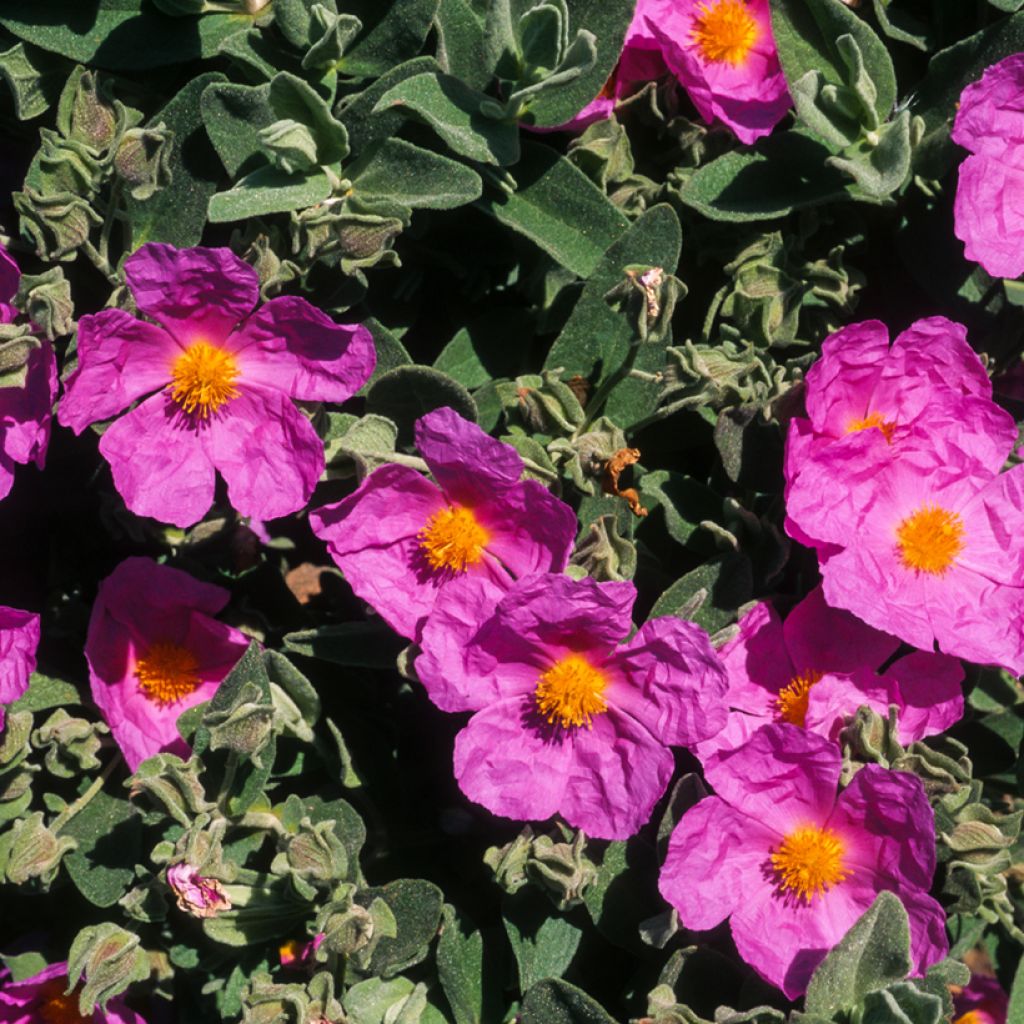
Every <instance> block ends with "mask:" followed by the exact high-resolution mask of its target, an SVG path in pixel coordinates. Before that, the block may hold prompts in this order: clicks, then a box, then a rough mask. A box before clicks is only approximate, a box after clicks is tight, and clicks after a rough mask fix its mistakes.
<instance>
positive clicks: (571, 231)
mask: <svg viewBox="0 0 1024 1024" xmlns="http://www.w3.org/2000/svg"><path fill="white" fill-rule="evenodd" d="M509 171H510V173H511V174H512V176H513V177H514V178H515V180H516V183H517V188H516V190H515V191H514V192H513V193H512V194H511V195H502V196H501V197H500V198H493V197H484V198H483V199H482V200H480V203H479V205H480V207H481V208H482V209H484V210H486V211H487V212H488V213H489V214H491V216H493V217H494V218H495V219H496V220H497V221H499V222H500V223H502V224H504V225H505V226H506V227H510V228H512V229H513V230H515V231H518V232H519V233H520V234H522V235H524V236H525V237H526V238H529V239H530V240H531V241H532V242H534V243H536V244H537V245H538V246H540V248H541V249H543V250H544V251H545V252H547V253H548V254H549V255H551V256H552V257H554V259H555V260H557V261H558V262H559V263H560V264H561V265H562V266H563V267H565V268H566V269H568V270H571V271H572V272H573V273H574V274H577V275H578V276H579V277H589V276H590V275H591V274H592V273H593V272H594V271H595V270H596V269H597V267H598V266H599V265H600V263H601V260H602V258H603V257H604V254H605V252H606V251H607V249H608V248H609V246H611V245H612V243H613V242H615V240H616V239H617V238H619V236H620V235H622V234H623V232H625V231H626V229H627V228H628V227H629V222H628V221H627V220H626V218H625V216H624V215H623V214H622V213H621V212H620V211H619V210H617V209H616V208H615V207H614V206H613V205H612V203H611V202H610V201H609V200H608V198H607V197H606V196H605V195H604V193H603V192H602V191H601V190H600V189H599V188H598V187H597V186H596V185H595V184H594V183H593V182H592V181H591V180H590V179H589V178H588V177H587V176H586V175H585V174H584V173H583V172H582V171H581V170H579V169H578V168H576V167H574V166H573V165H572V164H571V163H570V162H569V161H568V160H566V159H565V157H562V156H559V154H558V153H557V152H555V150H553V149H550V148H549V147H547V146H542V145H540V144H539V143H536V142H524V143H523V157H522V159H521V160H520V161H519V163H517V164H516V165H515V166H513V167H511V168H509Z"/></svg>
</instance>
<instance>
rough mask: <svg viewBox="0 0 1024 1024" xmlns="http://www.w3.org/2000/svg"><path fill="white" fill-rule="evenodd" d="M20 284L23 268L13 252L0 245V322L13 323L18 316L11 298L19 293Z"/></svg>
mask: <svg viewBox="0 0 1024 1024" xmlns="http://www.w3.org/2000/svg"><path fill="white" fill-rule="evenodd" d="M20 285H21V270H20V268H19V267H18V264H17V263H15V262H14V259H13V258H12V256H11V254H10V253H9V252H8V251H7V250H6V249H5V248H4V247H3V246H2V245H0V323H3V324H9V323H12V322H13V321H14V319H15V318H16V317H17V315H18V311H17V310H16V309H15V308H14V306H12V305H11V300H12V299H13V298H14V296H15V295H17V294H18V288H19V287H20Z"/></svg>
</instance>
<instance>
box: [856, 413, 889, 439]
mask: <svg viewBox="0 0 1024 1024" xmlns="http://www.w3.org/2000/svg"><path fill="white" fill-rule="evenodd" d="M872 427H877V428H878V429H879V430H880V431H881V432H882V436H883V437H884V438H885V440H886V443H888V444H891V443H892V435H893V433H895V431H896V423H895V421H894V420H887V419H885V417H884V416H883V415H882V414H881V413H880V412H872V413H868V415H867V416H865V417H864V418H863V419H853V420H850V422H849V423H847V424H846V432H847V433H848V434H856V433H858V432H859V431H861V430H871V428H872Z"/></svg>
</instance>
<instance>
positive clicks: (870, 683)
mask: <svg viewBox="0 0 1024 1024" xmlns="http://www.w3.org/2000/svg"><path fill="white" fill-rule="evenodd" d="M898 703H899V701H898V700H897V699H896V695H895V694H894V693H893V688H892V685H891V684H890V683H889V682H888V681H887V680H885V679H883V678H882V677H881V676H877V675H875V673H874V672H873V671H872V670H870V669H859V670H858V671H856V672H853V673H852V674H849V675H826V676H823V677H822V678H821V679H819V680H818V682H816V683H815V684H814V685H813V686H812V687H811V691H810V693H809V694H808V695H807V715H806V717H805V719H804V728H805V729H809V730H810V731H811V732H816V733H817V734H818V735H819V736H825V737H827V738H828V739H830V740H832V742H833V743H838V742H839V733H840V730H841V729H842V728H843V726H844V725H846V723H847V721H848V720H849V719H850V718H851V717H852V716H853V715H854V714H855V713H856V711H857V709H858V708H859V707H861V706H865V707H869V708H871V710H872V711H875V712H877V713H878V714H879V715H881V716H882V717H883V718H886V717H888V714H889V705H890V704H898ZM900 724H901V725H902V719H901V720H900ZM901 738H902V732H901Z"/></svg>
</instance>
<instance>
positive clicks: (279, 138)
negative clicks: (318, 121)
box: [259, 119, 319, 174]
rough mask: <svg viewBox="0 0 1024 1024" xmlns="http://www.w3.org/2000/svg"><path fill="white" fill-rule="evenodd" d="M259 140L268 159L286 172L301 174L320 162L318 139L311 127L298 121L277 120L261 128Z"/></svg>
mask: <svg viewBox="0 0 1024 1024" xmlns="http://www.w3.org/2000/svg"><path fill="white" fill-rule="evenodd" d="M259 140H260V146H261V147H262V149H263V152H264V153H265V154H266V156H267V159H268V160H269V161H270V162H271V163H272V164H273V165H274V166H275V167H280V168H281V170H282V171H284V172H285V173H286V174H300V173H301V172H302V171H308V170H311V169H312V168H314V167H316V166H317V164H318V163H319V160H318V159H317V153H316V139H314V138H313V133H312V132H311V131H310V130H309V128H307V127H306V125H304V124H301V123H300V122H298V121H292V120H290V119H285V120H283V121H275V122H274V123H273V124H269V125H267V126H266V127H265V128H261V129H260V131H259Z"/></svg>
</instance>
